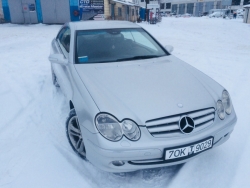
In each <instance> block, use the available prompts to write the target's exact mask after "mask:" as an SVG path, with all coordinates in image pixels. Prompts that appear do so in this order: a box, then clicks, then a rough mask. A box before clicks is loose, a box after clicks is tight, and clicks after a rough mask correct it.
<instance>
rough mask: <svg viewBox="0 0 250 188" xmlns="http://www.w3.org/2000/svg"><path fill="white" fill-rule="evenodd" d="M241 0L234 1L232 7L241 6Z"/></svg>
mask: <svg viewBox="0 0 250 188" xmlns="http://www.w3.org/2000/svg"><path fill="white" fill-rule="evenodd" d="M240 1H241V0H232V5H240Z"/></svg>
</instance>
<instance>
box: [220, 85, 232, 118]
mask: <svg viewBox="0 0 250 188" xmlns="http://www.w3.org/2000/svg"><path fill="white" fill-rule="evenodd" d="M222 103H223V106H224V108H225V111H226V113H227V114H228V115H229V114H231V112H232V103H231V99H230V96H229V93H228V92H227V91H226V90H224V91H223V92H222Z"/></svg>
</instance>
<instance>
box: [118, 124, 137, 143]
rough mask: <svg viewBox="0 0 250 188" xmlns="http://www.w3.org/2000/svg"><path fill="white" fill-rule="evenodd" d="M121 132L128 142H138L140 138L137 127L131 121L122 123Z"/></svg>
mask: <svg viewBox="0 0 250 188" xmlns="http://www.w3.org/2000/svg"><path fill="white" fill-rule="evenodd" d="M122 130H123V133H124V134H125V136H126V137H127V138H128V139H130V140H133V141H135V140H138V139H139V138H140V136H141V133H140V130H139V128H138V126H137V125H136V124H135V123H134V122H133V121H131V120H124V121H123V122H122Z"/></svg>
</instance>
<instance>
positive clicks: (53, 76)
mask: <svg viewBox="0 0 250 188" xmlns="http://www.w3.org/2000/svg"><path fill="white" fill-rule="evenodd" d="M51 74H52V83H53V85H54V86H55V87H60V85H59V83H58V82H57V78H56V75H55V73H54V71H53V70H52V69H51Z"/></svg>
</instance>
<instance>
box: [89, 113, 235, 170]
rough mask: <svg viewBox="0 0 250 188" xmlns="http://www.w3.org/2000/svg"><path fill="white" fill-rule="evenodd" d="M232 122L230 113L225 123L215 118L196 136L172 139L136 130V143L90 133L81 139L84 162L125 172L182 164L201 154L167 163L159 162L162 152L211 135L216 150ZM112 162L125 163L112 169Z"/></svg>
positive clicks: (231, 127) (226, 136)
mask: <svg viewBox="0 0 250 188" xmlns="http://www.w3.org/2000/svg"><path fill="white" fill-rule="evenodd" d="M236 121H237V117H236V115H235V114H231V115H230V116H228V118H227V120H223V121H222V120H219V118H217V120H216V121H215V122H214V124H213V125H211V127H208V128H207V129H204V130H202V131H200V132H198V133H197V134H194V135H192V134H190V135H183V137H173V138H154V137H153V136H152V135H150V134H149V132H148V130H147V128H146V127H140V129H141V132H142V137H141V139H140V140H139V141H137V142H131V141H128V140H127V139H126V138H123V139H122V140H120V141H119V142H110V141H107V140H106V139H105V138H103V137H102V136H101V135H100V134H94V135H91V136H88V138H87V139H86V140H85V146H86V151H87V159H88V160H89V161H90V162H91V163H92V164H93V165H95V166H97V167H98V168H100V169H102V170H104V171H108V172H129V171H136V170H140V169H147V168H157V167H164V166H171V165H177V164H181V163H185V162H187V161H189V160H191V159H193V158H194V157H197V156H199V155H201V154H202V153H201V154H198V155H196V156H194V157H191V158H188V159H185V160H179V161H176V162H171V163H169V162H168V161H166V160H164V159H163V156H164V149H166V148H172V147H179V146H182V145H186V144H189V143H190V144H192V143H194V142H198V141H200V140H203V139H205V138H208V137H211V136H212V137H213V138H214V141H213V147H217V146H219V145H220V144H222V143H224V142H225V141H226V140H227V139H228V138H229V137H230V134H231V133H232V131H233V129H234V126H235V124H236ZM203 153H206V151H205V152H203ZM113 161H124V162H125V164H124V165H122V166H115V165H113V164H112V162H113Z"/></svg>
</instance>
